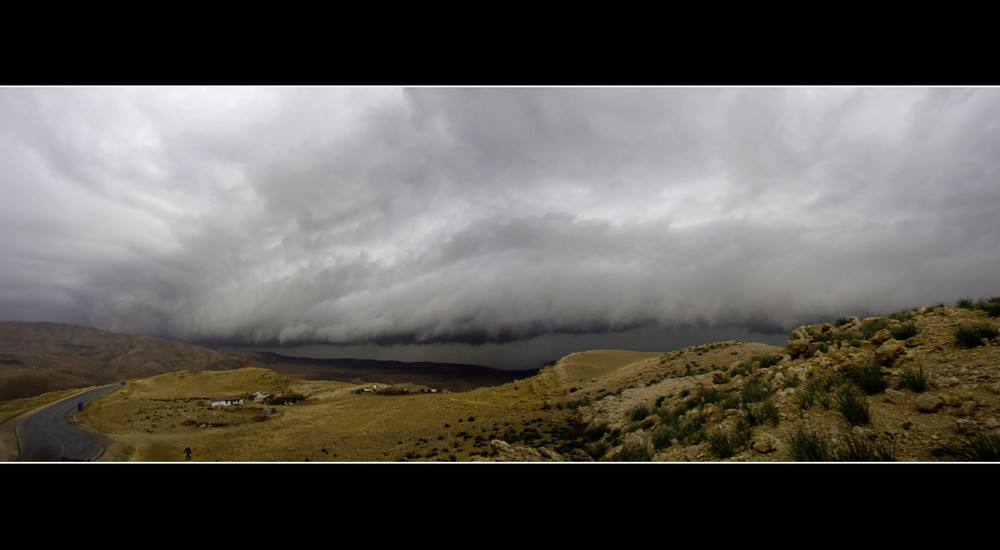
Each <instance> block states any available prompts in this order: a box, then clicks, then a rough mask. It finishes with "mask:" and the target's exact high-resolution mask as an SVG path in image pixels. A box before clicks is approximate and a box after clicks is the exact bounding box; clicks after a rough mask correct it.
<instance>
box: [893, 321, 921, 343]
mask: <svg viewBox="0 0 1000 550" xmlns="http://www.w3.org/2000/svg"><path fill="white" fill-rule="evenodd" d="M889 332H890V334H892V337H893V338H895V339H896V340H906V339H907V338H913V337H914V336H916V335H918V334H920V327H919V326H917V323H916V322H915V321H907V322H905V323H900V324H898V325H896V326H894V327H892V328H891V329H889Z"/></svg>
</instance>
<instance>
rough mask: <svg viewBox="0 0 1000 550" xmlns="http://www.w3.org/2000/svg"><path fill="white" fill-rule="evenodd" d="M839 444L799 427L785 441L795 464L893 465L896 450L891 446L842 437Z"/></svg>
mask: <svg viewBox="0 0 1000 550" xmlns="http://www.w3.org/2000/svg"><path fill="white" fill-rule="evenodd" d="M842 439H843V440H842V441H838V440H830V439H829V438H826V437H823V436H820V435H819V434H817V433H816V432H814V431H812V430H810V429H807V428H804V427H801V426H800V427H799V428H797V429H796V430H795V431H794V432H792V435H791V436H790V437H789V438H788V447H789V450H790V451H791V453H792V458H793V459H794V460H795V461H797V462H894V461H895V460H896V449H895V446H894V445H893V444H892V442H889V441H884V440H879V439H872V438H868V437H865V436H858V435H855V434H853V433H850V432H849V433H848V434H847V435H845V436H844V437H843V438H842Z"/></svg>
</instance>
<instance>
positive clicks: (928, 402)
mask: <svg viewBox="0 0 1000 550" xmlns="http://www.w3.org/2000/svg"><path fill="white" fill-rule="evenodd" d="M914 403H916V405H917V410H918V411H920V412H927V413H929V412H934V411H936V410H938V409H940V408H941V406H942V405H944V400H943V399H941V398H940V397H938V396H936V395H934V394H932V393H927V392H924V393H922V394H920V397H918V398H917V399H916V400H915V401H914Z"/></svg>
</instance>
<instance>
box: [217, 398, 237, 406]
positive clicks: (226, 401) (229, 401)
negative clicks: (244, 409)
mask: <svg viewBox="0 0 1000 550" xmlns="http://www.w3.org/2000/svg"><path fill="white" fill-rule="evenodd" d="M236 405H239V406H243V398H242V397H226V398H223V399H216V400H215V401H212V406H213V407H232V406H236Z"/></svg>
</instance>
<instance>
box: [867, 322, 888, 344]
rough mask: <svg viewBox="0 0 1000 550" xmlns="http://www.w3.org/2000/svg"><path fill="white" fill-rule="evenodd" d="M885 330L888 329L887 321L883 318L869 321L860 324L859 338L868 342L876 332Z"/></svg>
mask: <svg viewBox="0 0 1000 550" xmlns="http://www.w3.org/2000/svg"><path fill="white" fill-rule="evenodd" d="M886 328H889V321H888V319H885V318H884V317H879V318H876V319H869V320H867V321H865V322H863V323H861V336H862V337H863V338H864V339H865V340H870V339H871V337H872V336H875V333H876V332H878V331H880V330H883V329H886Z"/></svg>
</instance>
